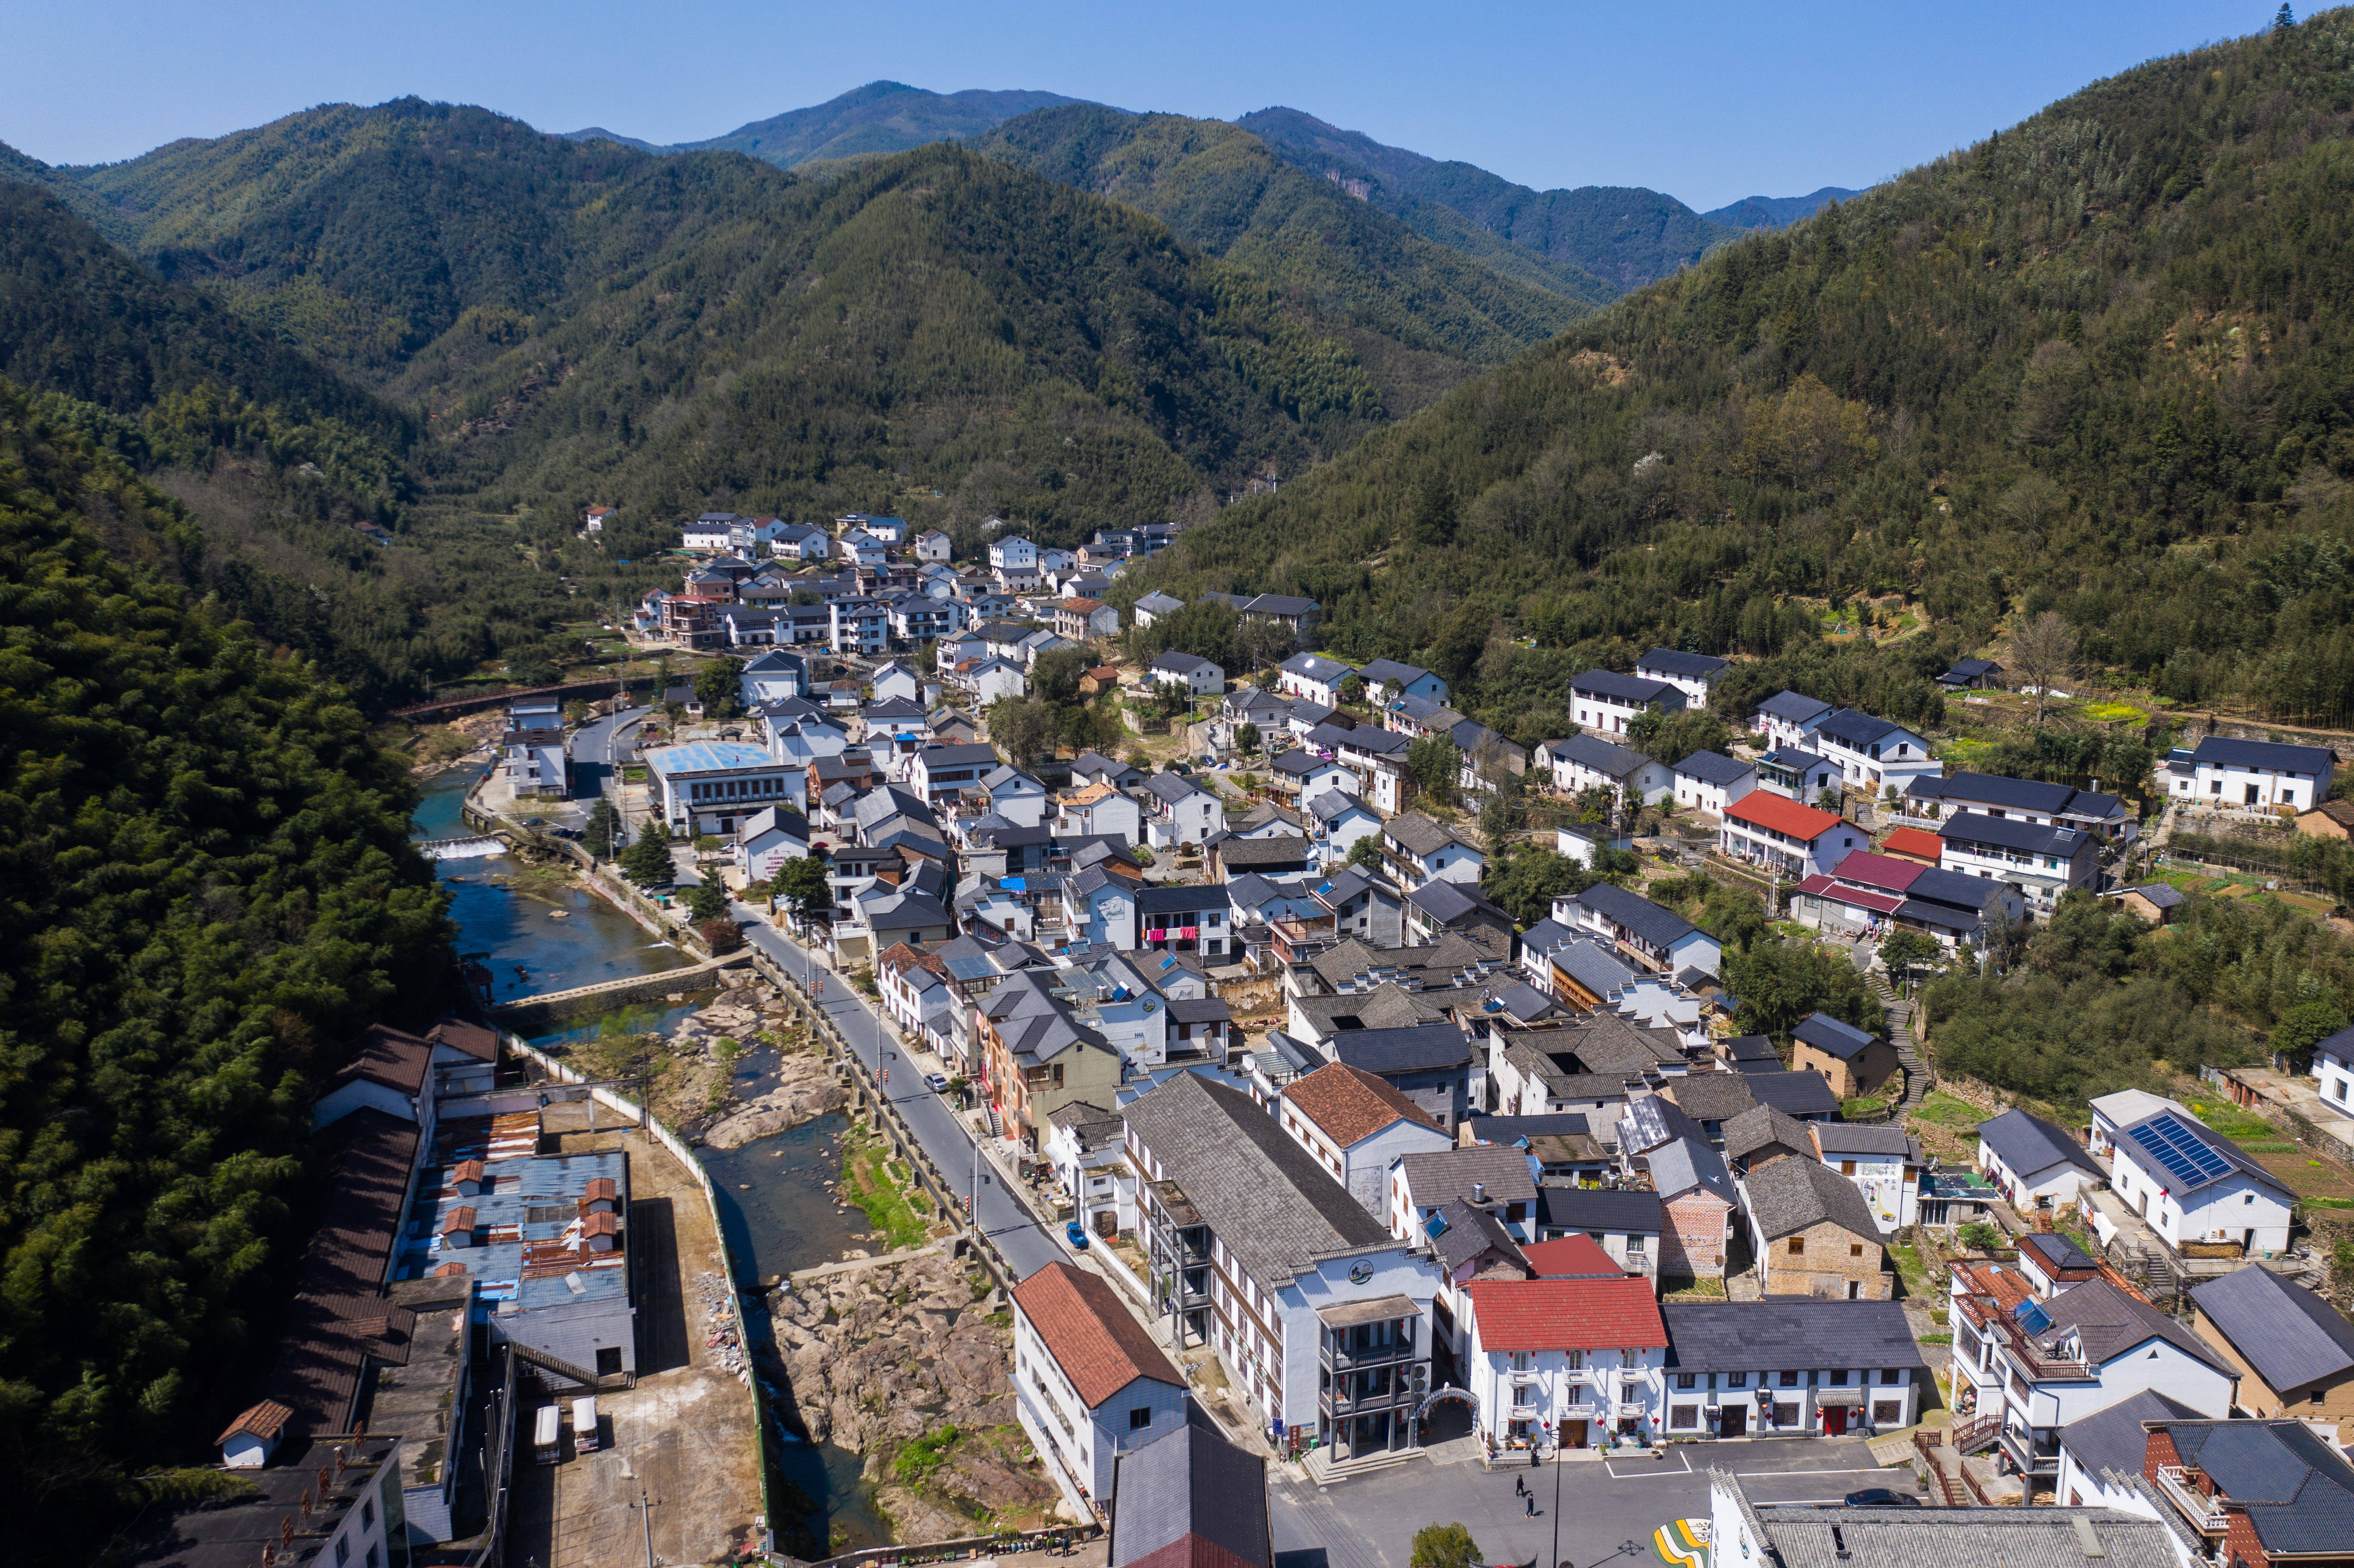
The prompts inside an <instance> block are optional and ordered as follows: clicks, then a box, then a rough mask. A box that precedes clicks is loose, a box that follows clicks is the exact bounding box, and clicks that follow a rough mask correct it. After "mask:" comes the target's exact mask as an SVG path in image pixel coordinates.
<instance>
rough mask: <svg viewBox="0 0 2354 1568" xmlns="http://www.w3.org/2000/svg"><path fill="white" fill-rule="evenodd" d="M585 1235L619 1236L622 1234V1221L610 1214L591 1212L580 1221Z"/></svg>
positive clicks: (582, 1232) (581, 1229) (581, 1231)
mask: <svg viewBox="0 0 2354 1568" xmlns="http://www.w3.org/2000/svg"><path fill="white" fill-rule="evenodd" d="M580 1234H582V1235H584V1236H617V1235H620V1234H621V1222H620V1220H617V1219H615V1218H614V1217H613V1216H612V1215H610V1214H591V1215H589V1216H588V1218H587V1219H585V1220H583V1221H581V1222H580Z"/></svg>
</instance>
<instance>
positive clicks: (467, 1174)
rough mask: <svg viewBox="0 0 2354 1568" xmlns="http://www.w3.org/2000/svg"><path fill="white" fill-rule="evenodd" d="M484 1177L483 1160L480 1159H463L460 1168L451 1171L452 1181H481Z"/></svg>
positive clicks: (459, 1164)
mask: <svg viewBox="0 0 2354 1568" xmlns="http://www.w3.org/2000/svg"><path fill="white" fill-rule="evenodd" d="M450 1180H451V1181H481V1180H482V1161H481V1160H460V1161H458V1168H457V1169H456V1170H454V1171H451V1172H450Z"/></svg>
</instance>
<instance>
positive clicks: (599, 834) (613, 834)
mask: <svg viewBox="0 0 2354 1568" xmlns="http://www.w3.org/2000/svg"><path fill="white" fill-rule="evenodd" d="M628 836H629V828H628V827H627V826H626V825H625V824H624V823H623V822H622V821H621V813H620V812H619V811H617V810H613V802H612V801H610V800H607V799H606V798H605V797H604V796H602V795H599V796H598V797H597V803H596V804H595V805H593V806H591V807H589V808H588V823H587V824H586V825H585V826H583V827H582V828H581V830H580V845H581V847H582V848H583V849H585V850H587V851H588V853H590V854H591V855H594V856H595V857H596V858H597V859H599V860H610V859H612V858H613V852H614V851H615V850H616V849H618V848H619V847H620V844H621V842H622V841H623V840H624V839H626V838H627V837H628Z"/></svg>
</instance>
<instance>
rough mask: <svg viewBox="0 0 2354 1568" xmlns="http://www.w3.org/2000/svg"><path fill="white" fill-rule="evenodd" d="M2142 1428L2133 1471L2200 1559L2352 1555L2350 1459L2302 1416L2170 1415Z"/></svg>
mask: <svg viewBox="0 0 2354 1568" xmlns="http://www.w3.org/2000/svg"><path fill="white" fill-rule="evenodd" d="M2144 1432H2145V1433H2146V1434H2147V1436H2146V1439H2145V1446H2144V1449H2143V1457H2142V1466H2141V1474H2142V1476H2143V1478H2145V1479H2146V1480H2148V1481H2152V1482H2154V1483H2155V1484H2156V1487H2157V1489H2158V1496H2159V1497H2160V1498H2161V1499H2163V1500H2164V1503H2165V1505H2166V1506H2167V1508H2168V1510H2170V1512H2171V1515H2172V1520H2171V1522H2174V1523H2177V1524H2179V1526H2181V1527H2182V1528H2183V1529H2185V1530H2186V1531H2190V1532H2191V1534H2192V1537H2193V1539H2195V1540H2196V1541H2197V1542H2199V1548H2198V1555H2199V1556H2200V1558H2203V1559H2204V1560H2205V1561H2206V1562H2209V1563H2217V1564H2228V1565H2232V1568H2276V1565H2277V1568H2287V1565H2288V1564H2291V1563H2296V1564H2312V1565H2314V1568H2318V1565H2319V1564H2322V1563H2330V1564H2333V1565H2337V1564H2343V1563H2348V1562H2349V1561H2354V1534H2349V1527H2354V1464H2349V1462H2348V1460H2347V1457H2346V1456H2345V1454H2343V1453H2342V1452H2340V1451H2339V1450H2338V1448H2337V1447H2336V1446H2334V1445H2333V1444H2331V1443H2329V1442H2327V1441H2326V1440H2324V1439H2323V1438H2322V1436H2320V1435H2319V1434H2318V1433H2317V1432H2315V1431H2314V1430H2313V1429H2312V1428H2311V1427H2309V1426H2307V1425H2305V1424H2304V1423H2303V1422H2298V1421H2200V1420H2190V1419H2185V1418H2182V1417H2179V1416H2178V1417H2172V1418H2169V1419H2168V1420H2165V1421H2162V1422H2152V1423H2151V1424H2149V1425H2147V1426H2146V1427H2145V1428H2144Z"/></svg>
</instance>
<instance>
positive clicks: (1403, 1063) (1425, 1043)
mask: <svg viewBox="0 0 2354 1568" xmlns="http://www.w3.org/2000/svg"><path fill="white" fill-rule="evenodd" d="M1331 1048H1332V1052H1333V1054H1334V1055H1335V1056H1337V1057H1338V1058H1339V1059H1340V1060H1341V1061H1343V1062H1346V1063H1347V1064H1349V1065H1351V1066H1352V1067H1355V1068H1357V1069H1358V1070H1360V1071H1362V1072H1367V1073H1371V1074H1373V1075H1374V1076H1375V1077H1377V1078H1378V1077H1386V1076H1388V1075H1392V1074H1396V1073H1427V1072H1435V1071H1437V1070H1438V1069H1440V1068H1443V1067H1458V1066H1461V1065H1464V1064H1466V1063H1468V1062H1469V1061H1470V1059H1471V1042H1470V1041H1469V1040H1468V1039H1466V1038H1465V1037H1464V1034H1463V1031H1461V1030H1460V1029H1458V1028H1457V1027H1456V1026H1455V1025H1454V1024H1452V1023H1420V1024H1415V1025H1412V1026H1409V1027H1406V1028H1400V1029H1380V1028H1373V1029H1345V1030H1342V1031H1341V1033H1338V1034H1336V1035H1334V1036H1333V1037H1332V1039H1331Z"/></svg>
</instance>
